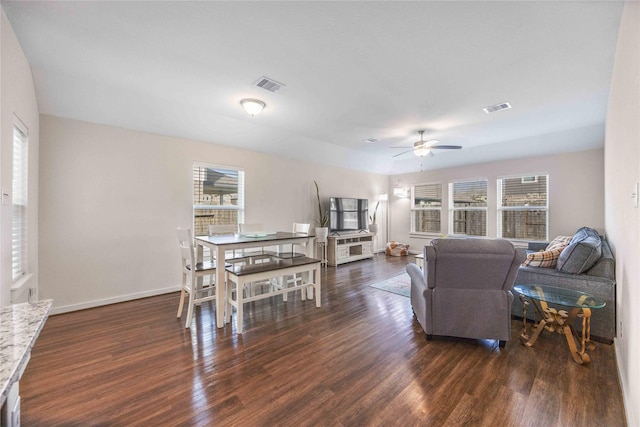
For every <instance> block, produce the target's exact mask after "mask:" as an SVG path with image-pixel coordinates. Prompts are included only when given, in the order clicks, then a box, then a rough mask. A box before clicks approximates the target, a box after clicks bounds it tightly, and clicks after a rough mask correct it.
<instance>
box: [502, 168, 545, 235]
mask: <svg viewBox="0 0 640 427" xmlns="http://www.w3.org/2000/svg"><path fill="white" fill-rule="evenodd" d="M548 192H549V176H548V175H528V176H517V177H507V178H500V179H498V202H499V206H498V210H499V216H498V220H499V228H500V230H498V231H499V235H500V237H502V238H505V239H513V240H538V241H546V240H548V228H549V218H548V210H549V199H548Z"/></svg>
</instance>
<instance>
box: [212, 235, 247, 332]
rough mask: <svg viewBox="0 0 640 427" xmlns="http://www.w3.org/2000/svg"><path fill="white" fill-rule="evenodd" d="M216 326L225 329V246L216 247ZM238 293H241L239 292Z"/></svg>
mask: <svg viewBox="0 0 640 427" xmlns="http://www.w3.org/2000/svg"><path fill="white" fill-rule="evenodd" d="M215 251H216V326H217V327H218V328H223V327H224V311H225V309H226V295H225V294H226V287H227V283H226V281H225V274H224V272H225V270H224V266H225V250H224V247H223V246H216V247H215ZM238 292H241V291H240V290H238Z"/></svg>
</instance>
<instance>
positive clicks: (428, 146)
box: [391, 130, 462, 157]
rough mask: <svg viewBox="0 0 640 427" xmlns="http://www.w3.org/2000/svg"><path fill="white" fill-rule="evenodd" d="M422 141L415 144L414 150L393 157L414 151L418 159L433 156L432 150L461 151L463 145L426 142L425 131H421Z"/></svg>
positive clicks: (433, 140)
mask: <svg viewBox="0 0 640 427" xmlns="http://www.w3.org/2000/svg"><path fill="white" fill-rule="evenodd" d="M418 133H419V134H420V141H417V142H415V143H414V144H413V148H411V149H410V150H406V151H403V152H402V153H399V154H396V155H394V156H393V157H398V156H402V155H403V154H406V153H409V152H411V151H413V154H415V155H416V156H418V157H424V156H433V151H432V150H459V149H461V148H462V146H461V145H438V144H439V142H440V141H438V140H435V139H431V140H429V141H425V140H424V138H423V137H424V131H423V130H419V131H418ZM391 148H408V147H391Z"/></svg>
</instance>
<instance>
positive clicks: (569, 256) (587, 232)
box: [556, 227, 602, 274]
mask: <svg viewBox="0 0 640 427" xmlns="http://www.w3.org/2000/svg"><path fill="white" fill-rule="evenodd" d="M601 255H602V242H601V241H600V236H598V232H597V231H596V230H594V229H592V228H588V227H582V228H581V229H579V230H578V231H577V232H576V234H575V235H574V236H573V239H571V243H569V246H567V247H566V248H564V250H563V251H562V253H561V254H560V257H559V258H558V264H557V265H556V269H558V270H560V271H562V272H564V273H571V274H580V273H584V272H585V271H587V270H588V269H590V268H591V267H593V265H594V264H595V263H596V262H597V261H598V259H600V256H601Z"/></svg>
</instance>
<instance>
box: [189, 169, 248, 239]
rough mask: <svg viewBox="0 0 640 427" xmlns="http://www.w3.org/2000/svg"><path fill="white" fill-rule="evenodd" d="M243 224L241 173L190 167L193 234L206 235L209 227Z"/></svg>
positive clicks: (236, 170)
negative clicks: (191, 168) (213, 225)
mask: <svg viewBox="0 0 640 427" xmlns="http://www.w3.org/2000/svg"><path fill="white" fill-rule="evenodd" d="M240 222H244V171H242V170H239V169H232V168H230V167H228V166H224V167H218V166H214V165H206V164H194V165H193V230H194V231H193V234H194V236H202V235H207V234H209V224H234V225H237V224H238V223H240Z"/></svg>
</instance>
